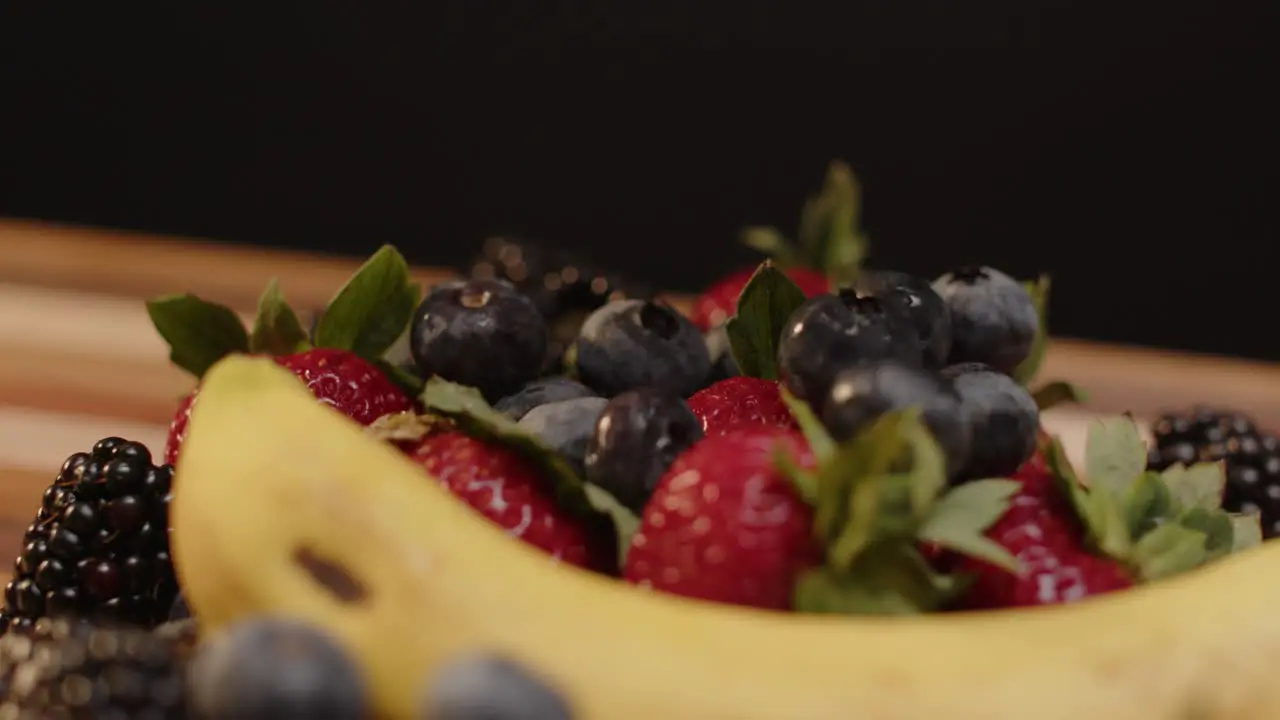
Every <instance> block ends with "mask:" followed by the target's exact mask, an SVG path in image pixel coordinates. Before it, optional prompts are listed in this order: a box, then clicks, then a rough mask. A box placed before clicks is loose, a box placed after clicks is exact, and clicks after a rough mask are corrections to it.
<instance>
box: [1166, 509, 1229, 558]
mask: <svg viewBox="0 0 1280 720" xmlns="http://www.w3.org/2000/svg"><path fill="white" fill-rule="evenodd" d="M1178 524H1179V525H1181V526H1183V527H1185V528H1187V529H1189V530H1196V531H1199V532H1201V533H1204V536H1205V540H1204V551H1205V561H1206V562H1208V561H1211V560H1216V559H1218V558H1220V557H1222V556H1223V555H1227V554H1229V553H1230V552H1231V548H1232V546H1233V545H1234V544H1235V527H1234V526H1233V525H1232V523H1231V516H1230V515H1228V514H1227V513H1225V512H1223V511H1221V510H1209V509H1206V508H1202V507H1193V508H1191V509H1190V510H1187V511H1186V512H1185V513H1183V514H1182V516H1181V517H1179V518H1178Z"/></svg>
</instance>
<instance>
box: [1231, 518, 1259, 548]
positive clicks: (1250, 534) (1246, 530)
mask: <svg viewBox="0 0 1280 720" xmlns="http://www.w3.org/2000/svg"><path fill="white" fill-rule="evenodd" d="M1230 517H1231V529H1232V537H1231V552H1233V553H1238V552H1240V551H1242V550H1248V549H1250V548H1253V547H1256V546H1258V545H1261V544H1262V516H1261V515H1259V514H1258V513H1239V514H1233V515H1231V516H1230Z"/></svg>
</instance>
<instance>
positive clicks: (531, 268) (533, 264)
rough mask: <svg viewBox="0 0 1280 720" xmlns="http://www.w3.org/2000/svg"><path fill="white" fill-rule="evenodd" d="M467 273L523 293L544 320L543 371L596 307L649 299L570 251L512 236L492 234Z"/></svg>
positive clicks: (556, 364) (552, 367)
mask: <svg viewBox="0 0 1280 720" xmlns="http://www.w3.org/2000/svg"><path fill="white" fill-rule="evenodd" d="M467 274H468V275H469V276H470V277H473V278H478V279H490V278H497V279H501V280H506V281H507V282H510V283H511V284H513V285H515V286H516V289H518V290H520V292H522V293H524V294H526V295H528V296H529V297H531V298H532V299H533V301H534V304H536V305H537V306H538V310H539V311H540V312H541V313H542V315H543V317H544V318H546V320H547V328H548V330H549V331H550V332H549V343H548V347H547V370H549V371H551V370H555V369H557V368H559V367H560V363H561V359H562V358H563V357H564V352H565V350H567V349H568V348H569V345H571V344H572V343H573V340H574V338H576V337H577V335H578V329H579V328H580V327H582V322H583V320H585V319H586V318H587V316H588V315H590V314H591V313H592V311H594V310H595V309H596V308H599V307H600V306H602V305H604V304H605V303H607V302H609V301H610V300H617V299H620V298H624V297H629V298H641V299H644V298H648V297H650V296H651V295H652V293H651V291H650V290H649V289H648V288H646V287H644V286H640V285H637V284H635V283H631V282H629V281H626V280H624V279H622V278H620V277H618V276H617V275H614V274H611V273H608V272H605V271H603V270H600V269H599V268H596V267H594V266H593V265H592V264H590V263H586V262H584V261H582V260H581V259H579V258H576V257H574V256H573V255H571V254H569V253H566V252H563V251H559V250H552V249H550V248H546V247H543V246H542V245H539V244H537V243H534V242H530V241H528V240H523V239H519V238H512V237H492V238H489V239H488V240H486V241H485V242H484V247H483V249H482V251H481V254H480V256H479V257H478V258H477V259H476V260H475V261H474V262H473V263H472V264H471V266H470V267H469V268H468V270H467Z"/></svg>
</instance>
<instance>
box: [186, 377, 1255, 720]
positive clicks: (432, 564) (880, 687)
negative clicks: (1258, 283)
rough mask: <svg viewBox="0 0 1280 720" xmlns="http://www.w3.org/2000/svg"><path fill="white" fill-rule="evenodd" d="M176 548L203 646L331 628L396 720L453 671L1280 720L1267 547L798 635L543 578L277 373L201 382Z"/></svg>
mask: <svg viewBox="0 0 1280 720" xmlns="http://www.w3.org/2000/svg"><path fill="white" fill-rule="evenodd" d="M172 518H173V525H174V527H173V548H174V556H175V560H176V563H177V566H178V571H179V575H180V578H181V581H182V584H183V588H184V591H185V592H186V594H187V598H188V601H189V602H190V604H191V605H192V607H193V609H194V611H195V613H196V614H197V615H198V617H199V618H200V621H201V623H202V626H203V628H202V629H203V630H204V631H214V632H216V631H217V629H218V628H220V627H222V626H224V625H226V624H227V623H229V622H232V621H234V620H236V619H238V618H241V617H244V616H248V615H253V614H259V613H285V614H289V615H293V616H298V617H301V618H304V619H307V620H310V621H312V622H315V623H318V624H319V625H321V626H323V627H325V628H327V629H329V630H330V631H331V632H333V633H334V634H335V636H337V637H338V638H339V639H340V641H341V642H342V643H343V644H344V646H345V647H346V648H347V649H348V650H349V651H350V652H351V653H352V654H353V656H354V657H356V658H358V659H359V661H360V663H361V666H362V668H363V669H364V671H365V673H366V676H367V680H368V682H369V683H370V687H371V689H372V691H373V694H374V697H375V698H376V703H377V708H376V710H377V711H378V713H379V714H380V716H385V717H389V718H405V719H408V718H412V717H414V716H415V713H416V712H417V710H418V708H419V705H420V700H421V693H422V691H423V688H424V686H425V685H426V682H425V681H426V679H427V677H428V676H429V675H430V673H432V672H433V671H434V670H435V669H437V668H438V667H439V666H441V664H442V663H444V662H446V661H447V660H449V659H450V658H452V657H455V656H456V655H457V654H459V653H462V652H466V651H472V650H477V649H486V650H493V651H497V652H501V653H505V654H506V655H508V656H509V657H511V658H513V659H515V660H517V661H521V662H524V663H526V664H527V666H529V667H531V668H533V669H534V670H536V671H537V672H540V673H541V674H542V675H543V676H545V677H546V678H547V679H548V680H549V681H550V682H551V683H552V684H553V685H554V686H556V687H557V688H559V690H560V691H561V692H563V693H564V694H565V696H566V697H567V698H568V699H569V701H570V702H571V703H572V706H573V707H574V710H575V712H576V713H577V717H581V718H587V719H589V720H590V719H594V720H612V719H617V720H636V719H638V718H643V719H648V718H662V720H766V719H777V720H827V719H831V720H834V719H836V718H840V719H844V718H864V719H868V720H871V719H875V720H898V719H904V720H905V719H908V718H927V719H929V720H934V719H936V718H975V719H977V718H982V719H983V720H1002V719H1006V718H1007V719H1008V720H1032V719H1034V720H1057V719H1059V718H1061V719H1062V720H1080V718H1089V719H1090V720H1102V719H1106V718H1124V719H1126V720H1129V719H1133V718H1142V719H1144V720H1162V719H1170V720H1172V719H1175V718H1176V719H1179V720H1180V719H1183V718H1274V717H1280V681H1277V678H1280V612H1277V608H1280V544H1266V545H1264V546H1262V547H1260V548H1257V549H1255V550H1252V551H1248V552H1245V553H1242V554H1240V555H1238V556H1233V557H1231V558H1229V559H1226V560H1224V561H1222V562H1220V563H1217V564H1215V565H1213V566H1211V567H1209V568H1206V569H1204V570H1201V571H1198V572H1196V573H1192V574H1190V575H1187V576H1183V577H1180V578H1176V579H1172V580H1169V581H1164V582H1160V583H1156V584H1154V585H1150V586H1146V587H1143V588H1140V589H1136V590H1132V591H1128V592H1124V593H1118V594H1115V595H1111V596H1107V597H1104V598H1099V599H1096V600H1090V601H1087V602H1082V603H1078V604H1075V605H1069V606H1062V607H1057V608H1052V609H1041V610H1033V611H1007V612H993V613H970V614H954V615H930V616H921V617H911V618H902V619H883V618H858V617H834V616H825V615H824V616H804V615H792V614H783V613H770V612H763V611H755V610H750V609H744V608H737V607H730V606H721V605H715V604H711V603H703V602H698V601H693V600H686V599H682V598H677V597H670V596H663V595H659V594H656V593H651V592H645V591H642V590H640V589H637V588H634V587H631V586H628V585H626V584H623V583H621V582H618V581H615V580H610V579H608V578H604V577H599V576H596V575H592V574H590V573H588V572H585V571H580V570H576V569H574V568H570V567H567V566H559V565H554V564H551V563H549V562H548V561H547V558H546V556H545V555H542V554H541V553H539V552H537V551H536V550H533V549H531V548H529V547H528V546H526V545H525V544H523V543H520V542H517V541H514V540H512V539H511V538H509V537H507V536H506V535H504V534H503V533H501V532H500V531H498V530H496V529H495V528H493V527H491V526H490V525H489V524H488V523H487V521H485V520H484V519H483V518H482V517H481V516H480V515H479V514H477V513H475V512H473V511H472V510H471V509H469V508H467V507H466V506H465V505H464V504H462V503H461V502H458V501H457V500H455V499H454V498H453V497H452V496H450V495H449V494H448V493H447V492H446V491H445V490H443V489H441V488H440V486H439V485H438V484H437V483H434V482H430V481H429V480H428V479H427V478H424V476H423V473H422V471H421V469H420V468H419V467H417V466H416V465H414V464H412V463H411V462H410V461H408V460H407V459H405V458H403V457H402V456H401V455H400V454H399V453H398V452H397V451H395V450H394V449H393V448H391V447H389V446H387V445H386V444H384V443H381V442H378V441H376V440H374V439H371V438H369V437H368V436H367V435H366V434H365V433H364V432H363V431H362V430H361V428H359V427H358V426H357V425H355V424H354V423H352V422H351V421H349V420H347V419H346V418H344V417H342V416H340V415H339V414H338V413H336V412H333V411H332V410H330V409H328V408H326V407H324V406H323V405H320V404H317V403H316V402H315V401H314V400H313V399H312V397H311V395H310V394H309V393H308V392H307V391H306V390H305V389H304V388H303V387H302V385H301V384H300V383H299V382H298V381H297V380H296V379H295V378H294V377H293V375H292V374H290V373H289V372H288V371H286V370H283V369H281V368H279V367H277V366H276V365H275V364H274V363H272V362H271V361H270V360H264V359H255V358H247V357H233V358H229V359H226V360H224V361H222V362H220V363H219V364H218V365H217V366H215V367H214V368H213V369H212V370H211V371H210V372H209V373H208V375H207V376H206V378H205V380H204V384H203V389H202V391H201V396H200V402H199V403H197V405H196V409H195V414H194V417H193V419H192V422H191V426H190V431H189V435H188V438H187V441H186V444H185V445H184V447H183V452H182V456H181V459H180V461H179V466H178V469H177V480H176V494H175V497H174V500H173V505H172Z"/></svg>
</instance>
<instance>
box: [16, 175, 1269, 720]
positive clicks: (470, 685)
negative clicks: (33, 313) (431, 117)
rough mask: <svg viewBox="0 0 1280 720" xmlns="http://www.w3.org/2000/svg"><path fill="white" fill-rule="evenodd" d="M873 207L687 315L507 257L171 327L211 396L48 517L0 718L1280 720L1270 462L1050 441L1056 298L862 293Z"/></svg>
mask: <svg viewBox="0 0 1280 720" xmlns="http://www.w3.org/2000/svg"><path fill="white" fill-rule="evenodd" d="M857 207H858V191H857V186H856V183H855V181H854V178H853V175H852V174H851V173H850V172H849V170H848V168H846V167H845V166H844V165H842V164H839V163H836V164H833V165H832V166H831V168H830V169H829V172H828V176H827V179H826V182H825V184H824V186H823V188H822V190H821V192H820V193H818V194H817V195H815V197H814V198H812V199H811V200H810V202H809V203H807V204H806V206H805V209H804V212H803V214H802V219H801V223H800V229H799V231H798V232H797V233H796V235H797V237H796V239H795V241H794V242H793V241H790V240H788V239H786V238H785V237H784V236H783V234H782V233H780V232H778V231H776V230H772V229H752V230H750V231H748V232H747V233H746V239H747V241H748V243H749V244H751V245H752V246H753V247H755V248H757V249H759V250H761V251H763V252H765V253H766V254H767V255H768V256H769V259H767V260H765V261H763V262H761V263H760V264H759V265H758V266H755V267H751V268H744V269H739V270H737V271H735V272H733V273H731V274H729V275H727V276H726V277H725V278H724V279H723V280H722V281H720V282H718V283H716V284H715V285H713V286H712V287H710V288H709V289H708V290H707V291H706V292H705V293H704V294H703V295H701V296H699V297H698V298H696V299H693V300H681V299H678V298H671V297H667V296H663V295H661V294H656V293H654V292H653V291H652V290H650V289H649V288H647V287H645V286H644V285H642V284H636V283H632V282H629V281H627V280H624V279H622V278H620V277H618V276H615V275H612V274H610V273H607V272H603V271H599V270H596V269H594V268H593V267H592V266H590V265H587V264H583V263H580V262H577V261H575V260H572V259H569V258H565V257H564V256H561V255H559V254H556V253H554V252H551V251H548V250H546V249H544V248H541V247H539V246H538V245H535V244H532V243H529V242H525V241H521V240H515V239H511V238H499V239H494V240H491V241H489V242H487V243H486V244H485V246H484V248H483V249H482V252H481V255H480V257H479V259H478V260H477V262H476V263H475V264H474V265H472V266H470V267H469V268H468V272H467V273H465V274H464V276H463V277H460V278H458V279H452V280H445V281H441V282H439V283H436V284H433V285H432V286H430V287H427V288H423V287H421V286H420V285H419V284H417V283H415V282H414V281H413V279H412V273H411V272H410V269H409V266H408V264H407V263H406V261H405V259H404V258H403V257H402V256H401V254H400V253H399V252H397V251H396V249H395V248H392V247H389V246H388V247H384V248H382V249H381V250H379V251H378V252H377V253H376V254H374V255H373V256H372V257H371V258H369V259H368V260H367V261H366V262H365V263H364V264H363V265H362V266H361V267H360V268H359V270H357V271H356V272H355V273H354V274H353V275H352V276H351V277H350V279H349V280H348V281H347V282H346V284H345V285H343V286H342V287H341V288H338V289H337V291H336V294H334V295H333V298H332V300H331V301H330V302H329V303H328V305H327V306H326V307H325V308H324V309H323V311H321V312H320V313H318V314H317V317H316V318H315V319H314V321H311V320H309V319H307V318H305V317H303V316H302V315H300V314H299V313H298V312H297V311H296V310H295V309H294V308H292V307H291V306H290V305H289V304H288V303H287V302H286V301H285V298H284V295H283V292H282V290H281V288H280V287H278V286H277V285H275V284H274V283H273V284H271V285H270V286H269V287H268V288H267V289H266V291H265V292H263V294H262V296H261V299H260V302H259V307H258V312H257V314H256V316H255V317H253V318H252V319H251V322H249V323H246V322H244V320H243V319H242V318H241V317H240V316H239V315H238V314H237V313H235V312H233V311H232V310H230V309H228V308H226V307H223V306H220V305H217V304H215V303H212V302H209V301H207V300H204V299H202V298H200V297H197V296H195V295H192V294H177V295H166V296H162V297H157V298H154V299H152V300H151V301H149V302H148V303H147V311H148V314H149V315H150V318H151V321H152V323H153V324H154V327H155V330H156V332H158V334H159V335H160V336H161V337H162V338H163V339H164V341H165V342H166V343H167V344H168V346H169V348H170V359H171V361H172V362H173V363H174V364H175V365H176V366H178V367H180V368H182V369H183V370H185V371H187V372H188V373H190V374H191V375H192V377H193V386H194V389H193V390H192V391H191V392H190V393H189V394H188V395H187V396H186V397H185V398H183V399H182V400H181V402H179V403H177V408H176V411H175V414H174V417H173V420H172V423H171V425H170V427H169V431H168V435H167V439H166V442H165V445H164V447H151V448H149V447H147V446H145V445H144V444H142V443H139V442H135V441H131V440H128V439H122V438H119V437H108V438H104V439H102V440H100V441H99V442H98V443H96V444H95V445H93V446H92V447H91V448H85V449H84V451H83V452H77V453H75V454H73V455H71V456H70V457H68V458H67V460H66V462H65V463H64V464H63V466H62V468H61V470H60V471H58V472H57V473H56V477H55V479H54V481H53V483H52V484H51V485H50V486H49V487H48V489H47V490H46V491H45V493H44V495H43V497H42V500H41V504H40V507H39V508H38V509H36V511H35V519H34V521H33V523H32V524H31V526H30V528H29V529H28V530H27V533H26V536H25V538H24V539H23V546H22V548H21V550H20V551H19V554H18V557H17V561H16V563H15V571H14V574H13V577H12V579H11V580H10V581H9V583H8V585H7V586H6V590H5V598H4V607H3V611H2V614H0V628H2V630H3V635H2V636H0V718H26V717H31V718H44V717H69V718H115V717H137V718H144V717H145V718H200V719H202V720H255V719H257V718H275V719H279V720H287V719H288V718H321V717H323V718H339V719H345V718H351V719H353V720H355V719H357V718H372V717H379V718H405V719H413V718H422V719H424V720H426V719H437V720H446V719H447V720H462V719H471V718H475V719H480V718H488V719H505V718H510V719H512V720H516V719H524V718H527V719H529V720H535V719H536V720H553V719H567V718H585V719H588V720H590V719H597V718H598V719H608V718H619V719H630V718H647V717H659V716H661V717H667V718H671V719H673V720H674V719H676V718H690V719H693V718H698V719H702V718H725V719H728V718H733V719H735V720H752V719H755V718H759V719H761V720H764V719H768V718H779V719H788V720H789V719H792V718H814V719H818V718H846V717H875V718H903V719H906V718H937V717H948V718H969V717H972V718H984V719H992V718H1010V719H1014V718H1017V719H1019V720H1022V719H1024V718H1030V717H1034V718H1038V719H1039V718H1046V719H1047V718H1064V719H1065V718H1072V719H1074V718H1078V717H1096V718H1131V717H1142V718H1151V719H1152V720H1156V719H1161V718H1168V719H1173V718H1190V717H1196V718H1254V717H1257V718H1266V717H1272V716H1273V715H1274V712H1273V711H1272V710H1271V708H1274V707H1276V706H1277V704H1278V703H1280V686H1277V684H1276V683H1274V682H1273V681H1272V676H1273V674H1274V671H1276V670H1277V669H1278V667H1280V665H1278V664H1277V661H1276V660H1275V657H1276V652H1277V651H1280V623H1277V622H1276V621H1275V620H1273V618H1274V617H1275V612H1274V609H1273V608H1274V606H1275V605H1276V603H1277V602H1280V586H1276V584H1275V583H1273V582H1271V578H1272V577H1273V576H1276V575H1277V572H1278V571H1280V550H1277V549H1276V547H1275V546H1273V545H1271V544H1270V543H1266V542H1264V539H1265V538H1270V537H1271V536H1272V535H1274V534H1276V521H1277V518H1276V514H1275V510H1274V509H1273V506H1276V507H1280V506H1277V504H1276V499H1275V498H1274V497H1272V492H1273V490H1272V488H1275V487H1280V485H1277V484H1276V483H1273V482H1272V479H1273V478H1274V477H1278V476H1280V453H1278V452H1277V450H1278V449H1280V444H1278V442H1277V440H1276V439H1275V438H1274V437H1272V436H1271V435H1269V434H1266V433H1264V432H1262V431H1260V430H1259V428H1258V427H1256V424H1255V423H1253V422H1252V421H1251V420H1249V419H1248V418H1247V417H1244V416H1242V415H1239V414H1233V413H1226V412H1214V411H1210V410H1207V409H1197V410H1194V411H1188V412H1185V413H1179V414H1172V415H1167V416H1164V417H1162V418H1160V419H1159V420H1158V421H1157V422H1155V423H1154V424H1153V425H1151V426H1150V427H1148V426H1147V425H1146V424H1144V423H1141V422H1139V421H1138V420H1136V419H1135V418H1134V417H1132V416H1129V415H1125V414H1117V415H1114V416H1100V417H1095V418H1093V419H1091V420H1090V421H1089V422H1087V423H1085V424H1083V425H1079V426H1073V427H1072V430H1071V432H1070V433H1064V432H1063V430H1064V429H1065V425H1062V424H1061V423H1057V424H1055V421H1052V420H1051V417H1052V414H1044V415H1042V413H1046V411H1047V410H1049V409H1050V408H1052V407H1055V406H1059V405H1069V404H1071V403H1077V402H1079V401H1081V400H1082V399H1083V397H1084V392H1083V391H1082V390H1081V389H1079V388H1076V387H1074V386H1073V385H1071V384H1069V383H1066V382H1061V381H1055V380H1052V379H1045V378H1042V377H1041V374H1042V373H1041V372H1040V371H1041V369H1042V368H1043V366H1044V358H1045V347H1046V337H1047V309H1048V291H1049V281H1048V278H1047V277H1041V278H1036V279H1033V280H1031V281H1020V280H1017V279H1014V278H1012V277H1010V276H1009V275H1008V274H1006V273H1004V272H1001V271H1000V270H998V269H996V268H992V267H988V266H983V265H976V266H973V267H965V268H957V269H955V270H953V271H952V272H949V273H946V274H944V275H942V276H940V277H938V278H936V279H932V280H926V279H921V278H918V277H915V276H913V275H910V274H906V273H901V272H893V271H889V270H885V269H880V268H873V267H868V266H866V264H865V263H864V262H863V260H864V258H865V256H866V243H865V239H864V238H863V237H862V235H861V233H860V232H859V230H858V223H857ZM1246 628H1247V629H1246ZM1236 629H1246V630H1245V631H1244V632H1240V633H1236V632H1234V630H1236Z"/></svg>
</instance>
